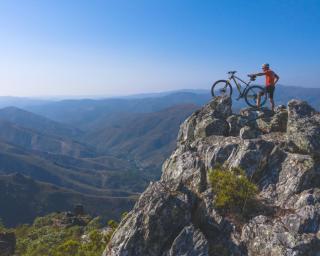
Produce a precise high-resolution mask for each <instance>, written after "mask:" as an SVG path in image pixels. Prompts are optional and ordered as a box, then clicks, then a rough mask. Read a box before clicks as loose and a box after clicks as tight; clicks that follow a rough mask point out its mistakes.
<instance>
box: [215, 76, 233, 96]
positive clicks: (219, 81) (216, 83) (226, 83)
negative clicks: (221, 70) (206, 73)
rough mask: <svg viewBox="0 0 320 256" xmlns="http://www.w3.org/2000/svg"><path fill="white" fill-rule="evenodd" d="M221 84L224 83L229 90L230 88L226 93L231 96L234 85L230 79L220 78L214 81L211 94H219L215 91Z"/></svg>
mask: <svg viewBox="0 0 320 256" xmlns="http://www.w3.org/2000/svg"><path fill="white" fill-rule="evenodd" d="M220 84H222V85H223V84H224V85H225V88H226V89H227V90H228V89H229V92H226V94H225V95H228V96H230V97H231V95H232V86H231V84H230V83H229V81H227V80H218V81H216V82H214V84H213V85H212V87H211V95H212V97H215V96H219V94H218V93H215V91H216V89H217V88H218V85H220Z"/></svg>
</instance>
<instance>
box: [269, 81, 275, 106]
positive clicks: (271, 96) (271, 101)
mask: <svg viewBox="0 0 320 256" xmlns="http://www.w3.org/2000/svg"><path fill="white" fill-rule="evenodd" d="M268 89H269V98H270V104H271V110H272V111H274V100H273V93H274V86H272V87H269V88H268Z"/></svg>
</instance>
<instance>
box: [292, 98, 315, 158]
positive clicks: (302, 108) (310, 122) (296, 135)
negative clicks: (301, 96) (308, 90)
mask: <svg viewBox="0 0 320 256" xmlns="http://www.w3.org/2000/svg"><path fill="white" fill-rule="evenodd" d="M287 131H288V132H287V133H288V139H289V140H290V141H292V142H293V143H294V144H295V145H296V146H297V147H298V149H299V150H300V151H301V152H304V153H308V154H311V155H313V156H317V157H320V114H319V113H317V112H316V111H315V110H314V109H313V108H312V107H311V106H309V105H308V104H307V103H306V102H304V101H300V100H291V101H290V102H289V103H288V124H287Z"/></svg>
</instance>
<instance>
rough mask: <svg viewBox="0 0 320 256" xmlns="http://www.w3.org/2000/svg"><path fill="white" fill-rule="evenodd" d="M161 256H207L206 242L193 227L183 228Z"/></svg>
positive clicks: (207, 247)
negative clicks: (166, 251)
mask: <svg viewBox="0 0 320 256" xmlns="http://www.w3.org/2000/svg"><path fill="white" fill-rule="evenodd" d="M163 256H209V246H208V241H207V239H206V238H205V236H204V235H203V234H202V233H201V231H200V230H199V229H196V228H195V227H194V226H193V225H191V226H188V227H185V228H184V229H183V230H182V231H181V232H180V234H179V235H178V236H177V238H176V239H175V240H174V241H173V244H172V246H171V248H170V250H169V252H168V253H164V254H163Z"/></svg>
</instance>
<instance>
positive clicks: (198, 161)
mask: <svg viewBox="0 0 320 256" xmlns="http://www.w3.org/2000/svg"><path fill="white" fill-rule="evenodd" d="M319 135H320V115H319V113H318V112H316V111H315V110H314V109H313V108H312V107H310V106H309V105H308V104H307V103H306V102H302V101H298V100H292V101H290V102H289V103H288V106H287V107H285V106H280V107H278V108H277V109H276V111H275V113H272V112H271V111H269V110H267V109H261V110H255V109H243V110H241V111H240V113H239V114H233V113H232V111H231V100H230V98H219V97H217V98H215V99H213V100H212V101H211V102H209V103H208V104H207V105H206V106H204V107H203V108H202V109H201V110H199V111H197V112H195V113H194V114H192V115H191V116H190V117H189V118H188V119H187V120H186V121H185V122H184V123H183V124H182V125H181V127H180V132H179V135H178V141H177V148H176V150H175V151H174V152H173V153H172V155H171V156H170V157H169V159H167V160H166V161H165V163H164V164H163V170H162V177H161V179H160V180H159V181H157V182H154V183H151V184H150V185H149V186H148V188H147V189H146V191H145V192H144V193H143V194H142V195H141V196H140V199H139V200H138V202H137V203H136V205H135V207H134V209H133V210H132V211H131V212H130V213H129V214H128V215H127V216H126V218H125V219H123V220H122V221H121V223H120V225H119V227H118V229H117V230H116V232H115V233H114V235H113V237H112V239H111V241H110V243H109V245H108V246H107V248H106V250H105V252H104V253H103V255H104V256H138V255H139V256H140V255H146V256H158V255H159V256H173V255H175V256H182V255H188V256H191V255H210V256H212V255H219V256H220V255H250V256H251V255H252V256H254V255H273V256H283V255H287V256H289V255H290V256H293V255H310V256H311V255H320V188H319V187H320V164H319V163H320V159H319V152H320V146H319V145H320V144H319V143H320V137H319ZM218 164H219V165H223V166H224V167H225V168H226V169H229V168H233V167H241V168H242V169H244V170H245V172H246V175H247V176H248V177H249V178H250V180H253V181H254V182H255V183H256V184H257V186H258V187H259V194H258V197H257V202H258V204H261V205H263V207H264V208H261V207H260V208H259V210H257V211H255V212H254V214H253V215H252V216H250V218H248V219H246V220H245V221H244V222H242V223H237V222H236V221H235V220H233V219H232V218H230V217H228V216H227V215H226V214H222V213H220V212H219V211H217V209H216V207H215V202H214V198H215V195H214V193H213V192H212V190H211V187H210V184H209V182H208V175H207V174H208V171H209V170H210V169H212V168H214V167H215V166H217V165H218ZM257 208H258V205H257Z"/></svg>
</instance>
